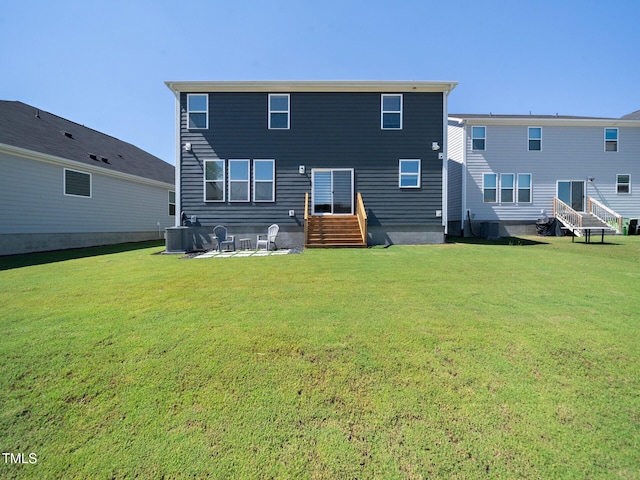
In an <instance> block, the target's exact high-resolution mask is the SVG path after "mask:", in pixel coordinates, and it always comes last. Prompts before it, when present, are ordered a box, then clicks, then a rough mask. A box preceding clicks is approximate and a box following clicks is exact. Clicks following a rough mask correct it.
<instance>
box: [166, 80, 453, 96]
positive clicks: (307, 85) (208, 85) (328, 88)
mask: <svg viewBox="0 0 640 480" xmlns="http://www.w3.org/2000/svg"><path fill="white" fill-rule="evenodd" d="M164 83H165V85H167V87H169V89H170V90H171V91H172V92H174V93H176V94H177V93H180V92H187V93H194V92H398V93H407V92H446V93H449V92H451V91H452V90H453V89H454V88H455V87H456V86H457V85H458V82H453V81H358V80H331V81H318V80H303V81H167V82H164Z"/></svg>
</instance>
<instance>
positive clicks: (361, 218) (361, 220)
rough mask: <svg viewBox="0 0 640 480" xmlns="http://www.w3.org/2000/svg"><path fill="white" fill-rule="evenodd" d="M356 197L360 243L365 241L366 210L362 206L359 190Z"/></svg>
mask: <svg viewBox="0 0 640 480" xmlns="http://www.w3.org/2000/svg"><path fill="white" fill-rule="evenodd" d="M357 197H358V200H357V206H356V215H357V217H358V225H360V234H361V235H362V243H367V211H366V210H365V208H364V202H363V201H362V195H361V194H360V192H358V195H357Z"/></svg>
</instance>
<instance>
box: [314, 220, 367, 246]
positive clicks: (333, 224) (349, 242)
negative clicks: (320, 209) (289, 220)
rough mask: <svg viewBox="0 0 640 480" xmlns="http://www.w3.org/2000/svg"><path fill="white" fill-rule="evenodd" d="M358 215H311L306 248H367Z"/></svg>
mask: <svg viewBox="0 0 640 480" xmlns="http://www.w3.org/2000/svg"><path fill="white" fill-rule="evenodd" d="M366 247H367V242H366V241H363V239H362V232H361V231H360V224H359V222H358V216H357V215H310V216H309V217H308V218H307V240H306V243H305V248H366Z"/></svg>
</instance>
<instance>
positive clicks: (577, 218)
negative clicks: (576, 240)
mask: <svg viewBox="0 0 640 480" xmlns="http://www.w3.org/2000/svg"><path fill="white" fill-rule="evenodd" d="M553 216H554V217H556V218H557V219H558V220H560V222H561V223H562V224H563V225H564V226H565V227H567V228H568V229H569V230H571V231H572V233H573V234H574V235H575V236H576V237H581V236H582V215H580V214H579V213H578V212H576V211H575V210H574V209H573V208H571V207H570V206H569V205H567V204H566V203H564V202H563V201H562V200H560V199H559V198H557V197H554V198H553Z"/></svg>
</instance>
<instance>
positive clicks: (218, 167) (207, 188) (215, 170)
mask: <svg viewBox="0 0 640 480" xmlns="http://www.w3.org/2000/svg"><path fill="white" fill-rule="evenodd" d="M224 173H225V172H224V160H205V161H204V201H205V202H224V190H225V184H224V182H225V175H224Z"/></svg>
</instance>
